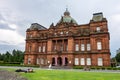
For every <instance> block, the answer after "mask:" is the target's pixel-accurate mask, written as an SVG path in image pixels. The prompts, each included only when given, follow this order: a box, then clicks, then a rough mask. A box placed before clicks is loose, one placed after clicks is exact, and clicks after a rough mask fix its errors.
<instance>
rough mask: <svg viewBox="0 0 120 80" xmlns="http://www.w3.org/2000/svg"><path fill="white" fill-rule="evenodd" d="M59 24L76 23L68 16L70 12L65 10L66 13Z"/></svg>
mask: <svg viewBox="0 0 120 80" xmlns="http://www.w3.org/2000/svg"><path fill="white" fill-rule="evenodd" d="M59 23H73V24H76V25H77V22H76V21H75V20H74V19H73V18H72V17H71V16H70V12H69V11H68V9H67V8H66V11H65V12H64V16H62V17H61V19H60V21H59V22H58V24H59Z"/></svg>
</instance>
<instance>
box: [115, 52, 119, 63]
mask: <svg viewBox="0 0 120 80" xmlns="http://www.w3.org/2000/svg"><path fill="white" fill-rule="evenodd" d="M115 58H116V60H117V62H120V53H118V54H117V55H116V56H115Z"/></svg>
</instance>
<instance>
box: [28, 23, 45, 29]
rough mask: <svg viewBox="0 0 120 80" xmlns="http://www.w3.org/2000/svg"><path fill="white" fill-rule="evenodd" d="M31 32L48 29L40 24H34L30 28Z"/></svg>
mask: <svg viewBox="0 0 120 80" xmlns="http://www.w3.org/2000/svg"><path fill="white" fill-rule="evenodd" d="M29 29H30V30H34V29H38V30H45V29H47V28H45V27H44V26H42V25H40V24H38V23H32V24H31V26H30V28H29Z"/></svg>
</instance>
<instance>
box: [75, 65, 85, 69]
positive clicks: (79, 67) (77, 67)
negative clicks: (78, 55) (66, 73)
mask: <svg viewBox="0 0 120 80" xmlns="http://www.w3.org/2000/svg"><path fill="white" fill-rule="evenodd" d="M73 69H83V67H82V66H73Z"/></svg>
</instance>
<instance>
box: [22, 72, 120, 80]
mask: <svg viewBox="0 0 120 80" xmlns="http://www.w3.org/2000/svg"><path fill="white" fill-rule="evenodd" d="M21 75H22V76H24V77H26V78H28V80H120V73H108V72H82V71H67V70H36V71H35V72H34V73H21Z"/></svg>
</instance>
